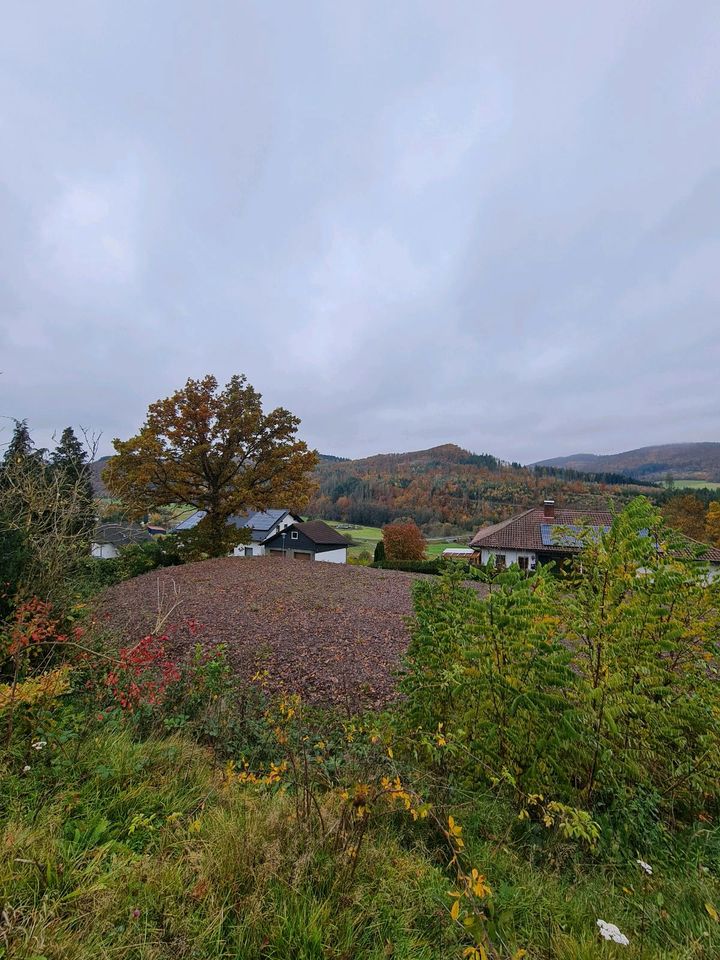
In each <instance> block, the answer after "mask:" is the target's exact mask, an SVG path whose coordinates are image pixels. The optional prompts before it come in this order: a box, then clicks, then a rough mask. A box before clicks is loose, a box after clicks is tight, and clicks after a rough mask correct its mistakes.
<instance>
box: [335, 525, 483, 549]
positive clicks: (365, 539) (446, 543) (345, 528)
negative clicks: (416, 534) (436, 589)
mask: <svg viewBox="0 0 720 960" xmlns="http://www.w3.org/2000/svg"><path fill="white" fill-rule="evenodd" d="M325 522H326V523H327V524H328V525H329V526H331V527H334V528H335V529H336V530H339V531H340V533H342V534H344V535H345V536H348V537H352V539H353V540H354V541H355V544H354V545H353V546H352V547H350V548H349V549H348V556H349V557H359V556H360V554H361V553H363V552H368V553H373V552H374V550H375V546H376V544H377V543H379V541H380V540H382V529H381V528H380V527H361V526H358V527H356V526H353V525H352V524H348V523H344V522H343V521H342V520H326V521H325ZM468 539H469V535H468ZM465 545H466V544H465V542H464V541H461V542H458V541H457V540H440V541H437V540H435V541H432V542H431V543H428V545H427V550H426V553H427V556H428V557H429V558H433V557H437V556H439V555H440V554H441V553H442V552H443V550H446V549H447V548H448V547H464V546H465Z"/></svg>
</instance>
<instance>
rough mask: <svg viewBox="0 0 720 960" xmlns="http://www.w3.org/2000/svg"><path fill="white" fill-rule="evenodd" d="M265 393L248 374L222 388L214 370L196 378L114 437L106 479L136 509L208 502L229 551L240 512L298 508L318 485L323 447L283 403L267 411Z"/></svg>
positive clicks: (214, 541) (217, 545) (210, 526)
mask: <svg viewBox="0 0 720 960" xmlns="http://www.w3.org/2000/svg"><path fill="white" fill-rule="evenodd" d="M261 399H262V398H261V396H260V394H259V393H258V392H257V391H256V390H254V389H253V387H252V386H250V384H248V382H247V380H246V378H245V377H242V376H234V377H232V378H231V380H230V382H229V383H228V384H227V386H226V387H225V388H224V389H223V390H220V391H219V390H218V383H217V380H216V379H215V378H214V377H213V376H207V377H204V378H203V379H202V380H188V381H187V383H186V384H185V386H184V387H183V388H182V389H181V390H178V391H176V392H175V393H174V394H173V395H172V396H171V397H168V398H167V399H165V400H158V401H157V402H156V403H153V404H151V405H150V407H149V409H148V413H147V418H146V420H145V423H144V424H143V426H142V428H141V429H140V431H139V433H138V434H137V435H136V436H134V437H131V438H130V439H129V440H124V441H123V440H118V439H116V440H114V441H113V444H114V447H115V450H116V451H117V456H115V457H113V458H112V459H111V460H110V461H109V463H108V466H107V467H106V469H105V471H104V473H103V480H104V482H105V484H106V485H107V487H108V489H109V490H110V491H111V492H112V493H113V494H114V495H116V496H118V497H119V498H121V499H122V500H123V501H124V502H125V503H126V504H127V506H128V508H129V510H130V511H131V513H132V514H134V515H135V516H142V515H144V514H145V513H146V512H147V511H148V510H150V509H153V508H157V507H159V506H162V505H163V504H170V503H184V504H190V505H192V506H194V507H195V508H196V509H198V510H204V511H205V512H206V514H207V517H206V523H205V531H206V533H207V537H206V540H207V545H208V549H209V550H210V552H211V555H212V556H221V555H222V553H223V551H224V550H225V547H226V534H227V530H226V525H227V520H228V518H229V517H231V516H232V515H233V514H238V513H241V512H243V511H244V510H246V509H248V508H249V507H254V508H257V509H265V508H267V507H270V506H272V505H274V504H275V503H284V504H285V503H286V504H287V505H288V506H289V507H291V508H292V509H298V508H299V507H300V506H302V505H303V504H304V503H305V502H306V501H307V499H308V496H309V494H310V492H311V490H312V482H311V480H310V473H311V471H312V470H313V468H314V467H315V465H316V463H317V454H316V453H315V452H314V451H311V450H308V448H307V446H306V444H305V443H304V442H303V441H301V440H298V439H297V437H296V434H297V429H298V426H299V424H300V421H299V420H298V418H297V417H294V416H293V415H292V414H291V413H290V412H289V411H287V410H285V409H284V408H282V407H277V408H276V409H275V410H272V411H270V413H267V414H266V413H264V412H263V409H262V404H261Z"/></svg>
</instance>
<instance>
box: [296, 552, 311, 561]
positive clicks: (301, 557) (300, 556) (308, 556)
mask: <svg viewBox="0 0 720 960" xmlns="http://www.w3.org/2000/svg"><path fill="white" fill-rule="evenodd" d="M312 558H313V555H312V554H311V553H306V552H305V551H304V550H293V559H294V560H312Z"/></svg>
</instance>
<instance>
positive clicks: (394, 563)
mask: <svg viewBox="0 0 720 960" xmlns="http://www.w3.org/2000/svg"><path fill="white" fill-rule="evenodd" d="M372 566H373V567H377V568H378V569H380V570H404V571H405V572H406V573H430V574H434V575H437V574H439V573H440V572H441V571H442V570H443V561H442V560H440V559H439V558H438V559H436V560H383V561H381V562H380V563H373V564H372Z"/></svg>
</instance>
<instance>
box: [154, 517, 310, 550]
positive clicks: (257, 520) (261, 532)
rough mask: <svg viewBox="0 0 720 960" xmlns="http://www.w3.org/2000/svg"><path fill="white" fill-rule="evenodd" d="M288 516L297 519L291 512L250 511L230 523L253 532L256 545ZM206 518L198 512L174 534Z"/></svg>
mask: <svg viewBox="0 0 720 960" xmlns="http://www.w3.org/2000/svg"><path fill="white" fill-rule="evenodd" d="M288 514H290V516H291V517H295V514H294V513H290V511H289V510H275V509H273V510H250V511H249V512H248V513H243V514H237V515H236V516H234V517H229V519H228V523H231V524H232V525H233V526H235V527H239V528H241V529H242V528H249V529H250V530H251V531H252V539H253V540H254V541H255V542H256V543H262V542H263V540H266V539H267V538H268V536H269V535H270V534H271V533H272V531H273V529H274V527H276V526H277V524H278V523H279V522H280V521H281V520H282V519H283V518H284V517H286V516H287V515H288ZM204 516H205V511H204V510H196V511H195V513H192V514H190V516H189V517H186V518H185V520H183V521H181V522H180V523H178V524H177V526H175V527H173V529H172V533H178V532H181V531H183V530H191V529H192V528H193V527H196V526H197V525H198V524H199V523H200V521H201V520H202V519H203V517H204ZM296 519H297V520H299V519H300V518H299V517H296Z"/></svg>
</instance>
